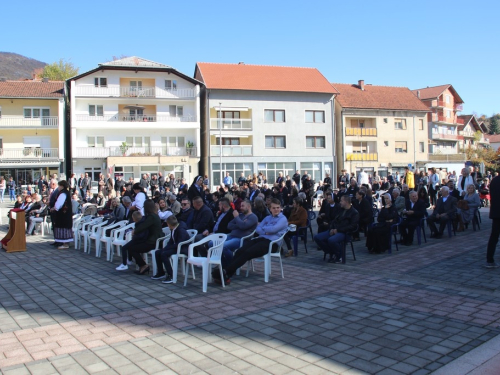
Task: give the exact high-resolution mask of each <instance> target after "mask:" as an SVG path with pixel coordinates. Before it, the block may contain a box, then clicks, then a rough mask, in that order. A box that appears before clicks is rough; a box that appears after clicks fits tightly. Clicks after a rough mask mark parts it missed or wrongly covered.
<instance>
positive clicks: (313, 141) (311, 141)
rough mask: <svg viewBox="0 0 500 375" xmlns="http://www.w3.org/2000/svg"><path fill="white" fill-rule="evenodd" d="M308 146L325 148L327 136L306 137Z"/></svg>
mask: <svg viewBox="0 0 500 375" xmlns="http://www.w3.org/2000/svg"><path fill="white" fill-rule="evenodd" d="M306 148H325V137H306Z"/></svg>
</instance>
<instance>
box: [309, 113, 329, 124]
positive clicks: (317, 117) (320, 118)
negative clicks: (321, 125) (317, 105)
mask: <svg viewBox="0 0 500 375" xmlns="http://www.w3.org/2000/svg"><path fill="white" fill-rule="evenodd" d="M306 122H325V111H306Z"/></svg>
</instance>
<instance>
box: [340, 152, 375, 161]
mask: <svg viewBox="0 0 500 375" xmlns="http://www.w3.org/2000/svg"><path fill="white" fill-rule="evenodd" d="M345 159H346V160H347V161H377V160H378V154H377V153H371V154H362V153H347V154H345Z"/></svg>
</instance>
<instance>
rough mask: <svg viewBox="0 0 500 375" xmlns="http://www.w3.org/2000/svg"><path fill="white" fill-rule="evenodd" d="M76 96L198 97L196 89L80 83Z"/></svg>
mask: <svg viewBox="0 0 500 375" xmlns="http://www.w3.org/2000/svg"><path fill="white" fill-rule="evenodd" d="M75 96H88V97H103V98H107V97H112V98H157V99H181V98H182V99H193V98H195V97H196V93H195V90H194V89H165V88H160V87H130V86H108V87H95V86H94V85H78V86H76V87H75Z"/></svg>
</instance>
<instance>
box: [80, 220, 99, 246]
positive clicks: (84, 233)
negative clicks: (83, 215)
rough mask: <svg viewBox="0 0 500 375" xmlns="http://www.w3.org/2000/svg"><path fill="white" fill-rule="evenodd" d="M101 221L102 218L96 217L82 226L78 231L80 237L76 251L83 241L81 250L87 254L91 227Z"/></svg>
mask: <svg viewBox="0 0 500 375" xmlns="http://www.w3.org/2000/svg"><path fill="white" fill-rule="evenodd" d="M102 220H103V218H102V217H97V218H95V219H92V220H90V221H87V222H84V223H83V224H82V228H81V229H80V230H79V231H78V235H79V236H80V239H79V241H78V250H80V245H81V243H82V241H83V246H84V248H83V250H84V252H87V244H88V238H89V234H90V231H91V230H92V225H96V224H99V223H100V222H102Z"/></svg>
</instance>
